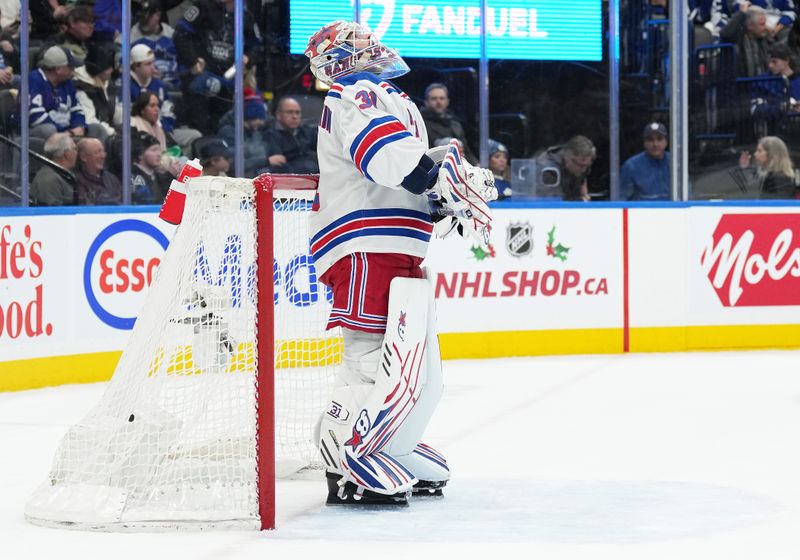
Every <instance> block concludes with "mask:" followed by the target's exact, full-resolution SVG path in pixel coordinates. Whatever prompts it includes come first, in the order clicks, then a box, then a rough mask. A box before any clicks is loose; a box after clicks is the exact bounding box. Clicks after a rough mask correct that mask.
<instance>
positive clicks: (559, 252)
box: [547, 226, 569, 262]
mask: <svg viewBox="0 0 800 560" xmlns="http://www.w3.org/2000/svg"><path fill="white" fill-rule="evenodd" d="M555 242H556V226H553V228H552V229H551V230H550V231H548V232H547V256H548V257H553V258H554V259H559V260H560V261H561V262H564V261H566V260H567V253H569V247H565V246H564V245H562V244H561V243H559V244H558V245H556V244H555Z"/></svg>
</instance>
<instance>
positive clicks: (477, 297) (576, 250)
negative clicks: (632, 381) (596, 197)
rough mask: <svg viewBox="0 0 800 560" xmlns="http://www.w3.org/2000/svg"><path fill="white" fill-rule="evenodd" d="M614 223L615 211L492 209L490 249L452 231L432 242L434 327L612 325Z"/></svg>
mask: <svg viewBox="0 0 800 560" xmlns="http://www.w3.org/2000/svg"><path fill="white" fill-rule="evenodd" d="M620 224H621V220H620V218H619V212H618V211H615V210H611V211H604V210H591V211H588V212H587V211H583V212H581V211H575V210H571V211H562V210H555V209H548V210H539V209H526V210H521V211H520V210H511V209H509V210H507V211H502V212H495V213H494V220H493V222H492V241H491V244H490V246H489V247H488V248H481V247H478V246H477V245H476V244H475V243H472V242H471V241H470V239H469V238H466V239H465V238H461V237H459V236H458V235H452V236H450V237H448V238H446V239H445V240H435V241H434V242H433V243H432V244H431V249H430V251H429V256H428V259H427V260H426V265H427V266H429V267H430V268H431V269H432V270H433V271H435V275H434V276H433V289H434V293H435V295H436V298H437V300H438V307H439V309H440V310H441V312H440V313H439V314H438V315H439V322H440V323H442V324H443V325H444V328H441V329H440V330H442V331H443V332H463V331H464V330H469V331H473V332H474V331H492V330H537V329H550V328H567V327H568V326H573V327H574V326H580V327H581V328H591V327H595V328H603V327H614V326H618V323H619V321H620V320H621V317H622V315H621V313H620V312H619V309H620V308H621V301H622V299H621V298H622V268H623V267H622V258H621V256H622V255H621V250H620V249H621V247H622V232H621V225H620ZM594 232H603V235H595V233H594ZM476 311H477V313H476Z"/></svg>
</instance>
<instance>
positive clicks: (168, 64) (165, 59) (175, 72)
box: [131, 0, 182, 90]
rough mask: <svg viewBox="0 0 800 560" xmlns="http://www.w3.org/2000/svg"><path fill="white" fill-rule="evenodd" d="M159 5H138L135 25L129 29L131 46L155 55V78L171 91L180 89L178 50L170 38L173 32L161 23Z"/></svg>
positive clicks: (147, 1)
mask: <svg viewBox="0 0 800 560" xmlns="http://www.w3.org/2000/svg"><path fill="white" fill-rule="evenodd" d="M161 15H162V13H161V4H160V2H159V1H158V0H144V2H142V3H141V4H139V15H138V19H137V21H136V24H135V25H134V26H133V27H132V28H131V45H133V46H136V45H145V46H147V47H149V48H150V49H151V50H152V51H153V54H154V55H155V62H154V66H155V69H156V73H157V76H158V77H159V78H160V79H161V80H162V81H163V82H164V83H165V84H166V85H167V87H169V88H170V89H171V90H177V89H179V88H180V85H181V84H180V72H181V70H182V69H181V68H180V67H179V66H178V50H177V49H176V48H175V41H173V40H172V36H173V35H174V34H175V30H174V29H173V28H172V27H170V26H169V24H167V23H164V22H162V21H161Z"/></svg>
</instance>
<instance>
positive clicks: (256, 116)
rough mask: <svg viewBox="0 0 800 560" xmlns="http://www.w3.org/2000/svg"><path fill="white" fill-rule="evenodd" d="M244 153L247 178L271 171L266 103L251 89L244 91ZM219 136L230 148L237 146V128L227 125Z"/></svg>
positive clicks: (231, 124)
mask: <svg viewBox="0 0 800 560" xmlns="http://www.w3.org/2000/svg"><path fill="white" fill-rule="evenodd" d="M244 95H245V100H244V145H243V146H242V147H241V149H242V150H243V153H244V174H245V177H256V176H257V175H259V174H261V173H264V172H266V171H269V161H268V159H267V156H268V154H269V144H268V141H267V138H266V129H265V128H264V127H265V125H266V122H267V109H266V107H265V106H264V101H263V99H262V98H261V96H259V95H258V94H257V93H256V92H254V91H253V90H252V89H250V88H245V91H244ZM218 136H219V137H220V138H221V139H223V140H225V141H226V142H227V143H228V145H229V146H233V145H234V144H235V141H234V136H235V126H234V124H233V123H227V124H224V125H223V126H221V127H220V129H219V133H218Z"/></svg>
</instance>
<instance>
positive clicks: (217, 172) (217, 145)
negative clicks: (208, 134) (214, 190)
mask: <svg viewBox="0 0 800 560" xmlns="http://www.w3.org/2000/svg"><path fill="white" fill-rule="evenodd" d="M232 155H233V154H232V152H231V149H230V148H229V147H228V143H227V142H225V140H221V139H218V138H214V139H212V140H211V141H209V142H206V143H205V144H203V145H202V146H201V147H200V153H199V154H198V156H199V158H200V165H202V166H203V175H208V176H212V177H227V176H228V175H227V173H228V170H229V169H230V167H231V156H232Z"/></svg>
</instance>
